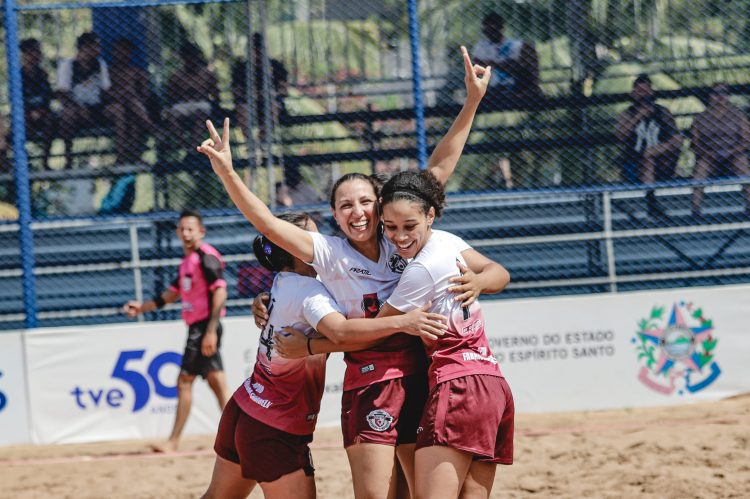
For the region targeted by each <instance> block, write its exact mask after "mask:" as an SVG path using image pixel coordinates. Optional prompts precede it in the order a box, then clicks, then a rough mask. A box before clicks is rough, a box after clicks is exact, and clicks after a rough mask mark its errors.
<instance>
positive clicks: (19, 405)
mask: <svg viewBox="0 0 750 499" xmlns="http://www.w3.org/2000/svg"><path fill="white" fill-rule="evenodd" d="M29 438H30V437H29V412H28V407H27V404H26V370H25V369H24V354H23V339H22V337H21V333H18V332H9V333H0V445H10V444H25V443H28V442H29Z"/></svg>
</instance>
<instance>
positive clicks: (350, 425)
mask: <svg viewBox="0 0 750 499" xmlns="http://www.w3.org/2000/svg"><path fill="white" fill-rule="evenodd" d="M427 394H428V386H427V376H426V374H425V373H420V374H412V375H410V376H405V377H403V378H397V379H389V380H386V381H381V382H380V383H375V384H372V385H369V386H365V387H362V388H355V389H354V390H347V391H345V392H344V395H343V396H342V398H341V431H342V432H343V434H344V447H349V446H350V445H354V444H359V443H373V444H384V445H399V444H413V443H414V442H416V440H417V427H418V426H419V420H420V418H421V417H422V411H423V410H424V405H425V402H426V401H427Z"/></svg>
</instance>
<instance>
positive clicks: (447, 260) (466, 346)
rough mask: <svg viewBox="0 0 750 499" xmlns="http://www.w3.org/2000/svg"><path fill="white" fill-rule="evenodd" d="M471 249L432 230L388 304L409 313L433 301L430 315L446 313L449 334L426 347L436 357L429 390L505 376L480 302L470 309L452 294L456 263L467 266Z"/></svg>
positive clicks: (459, 241)
mask: <svg viewBox="0 0 750 499" xmlns="http://www.w3.org/2000/svg"><path fill="white" fill-rule="evenodd" d="M467 249H470V246H469V245H468V244H466V242H465V241H464V240H463V239H461V238H460V237H457V236H454V235H453V234H450V233H449V232H444V231H441V230H433V231H432V235H431V236H430V239H429V240H428V241H427V243H426V244H425V245H424V247H423V248H422V250H421V251H420V252H419V253H418V254H417V256H416V257H415V258H414V259H413V260H412V261H411V262H410V263H409V265H408V266H407V267H406V269H405V270H404V274H403V276H402V277H401V280H400V281H399V283H398V286H396V289H395V290H394V292H393V294H392V295H391V297H390V298H389V299H388V304H389V305H391V306H392V307H394V308H396V309H398V310H400V311H401V312H404V313H406V312H409V311H411V310H413V309H415V308H419V307H422V306H424V305H425V304H426V303H427V302H430V301H431V302H432V307H431V308H430V312H434V313H437V314H442V315H445V316H446V317H448V318H449V320H448V331H447V332H446V334H445V335H444V336H442V337H440V338H439V339H438V340H437V341H434V342H430V343H429V344H428V343H425V350H427V355H428V357H429V358H430V359H431V363H430V367H429V371H428V376H429V380H430V388H433V387H434V386H435V385H437V384H438V383H442V382H443V381H448V380H451V379H454V378H459V377H461V376H467V375H473V374H488V375H493V376H502V374H501V373H500V367H499V366H498V363H497V359H495V357H494V356H493V355H492V352H491V351H490V348H489V345H488V343H487V337H486V335H485V332H484V327H485V326H484V317H483V315H482V308H481V306H480V305H479V302H477V301H475V302H474V303H472V304H471V306H470V307H469V308H468V309H465V308H463V307H461V304H460V303H459V302H456V301H455V300H454V298H455V295H453V294H451V293H449V292H448V288H449V287H450V286H451V283H450V282H449V279H450V278H451V277H455V276H458V275H459V270H458V266H457V265H456V262H461V263H462V264H463V265H466V262H465V261H464V259H463V256H462V255H461V253H462V252H463V251H465V250H467Z"/></svg>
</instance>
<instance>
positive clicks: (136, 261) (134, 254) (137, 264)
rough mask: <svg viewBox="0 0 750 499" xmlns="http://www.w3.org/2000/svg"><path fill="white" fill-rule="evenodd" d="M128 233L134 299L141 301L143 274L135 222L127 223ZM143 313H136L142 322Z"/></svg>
mask: <svg viewBox="0 0 750 499" xmlns="http://www.w3.org/2000/svg"><path fill="white" fill-rule="evenodd" d="M128 232H129V233H130V266H131V267H133V286H134V287H135V299H136V301H138V303H143V276H142V274H141V248H140V244H139V242H138V227H137V226H136V224H135V223H129V224H128ZM143 321H144V318H143V314H138V322H143Z"/></svg>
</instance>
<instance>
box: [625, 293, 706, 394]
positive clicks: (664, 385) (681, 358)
mask: <svg viewBox="0 0 750 499" xmlns="http://www.w3.org/2000/svg"><path fill="white" fill-rule="evenodd" d="M665 319H666V320H665ZM714 334H715V331H714V324H713V321H712V320H711V319H708V318H706V317H705V316H704V315H703V310H702V309H701V308H700V307H696V306H695V305H694V304H693V303H692V302H689V303H686V302H684V301H683V302H680V303H675V304H674V305H673V306H672V311H671V312H670V313H669V317H668V318H666V317H665V314H664V307H658V306H654V307H652V309H651V313H650V314H649V317H647V318H645V319H642V320H641V321H640V322H639V323H638V331H637V332H636V335H635V337H633V339H632V342H633V343H634V344H635V346H636V352H637V353H638V360H639V361H640V363H641V369H640V372H639V373H638V379H639V380H640V382H641V383H643V384H644V385H646V386H647V387H648V388H650V389H651V390H653V391H655V392H657V393H661V394H662V395H672V394H673V393H677V394H678V395H687V394H691V393H695V392H698V391H701V390H703V389H704V388H706V387H708V386H709V385H711V384H712V383H713V382H714V381H716V379H717V378H718V377H719V375H720V374H721V369H720V368H719V365H718V364H717V363H716V360H715V358H714V349H715V348H716V343H717V341H718V340H717V338H716V337H715V336H714Z"/></svg>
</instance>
